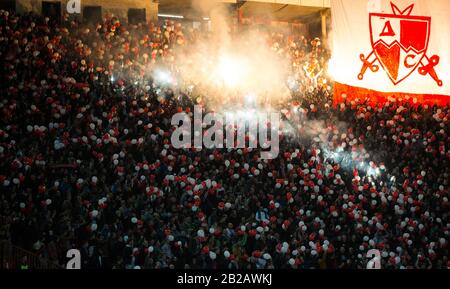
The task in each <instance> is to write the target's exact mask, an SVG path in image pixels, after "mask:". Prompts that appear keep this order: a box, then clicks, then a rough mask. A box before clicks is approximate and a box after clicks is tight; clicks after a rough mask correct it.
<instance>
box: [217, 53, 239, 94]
mask: <svg viewBox="0 0 450 289" xmlns="http://www.w3.org/2000/svg"><path fill="white" fill-rule="evenodd" d="M245 70H246V68H245V64H244V63H243V62H242V61H240V60H239V59H237V58H233V57H222V58H221V59H220V61H219V66H218V69H217V74H218V77H219V79H220V80H221V81H223V83H224V84H225V85H226V86H228V87H237V86H239V84H241V83H242V79H243V78H244V77H245Z"/></svg>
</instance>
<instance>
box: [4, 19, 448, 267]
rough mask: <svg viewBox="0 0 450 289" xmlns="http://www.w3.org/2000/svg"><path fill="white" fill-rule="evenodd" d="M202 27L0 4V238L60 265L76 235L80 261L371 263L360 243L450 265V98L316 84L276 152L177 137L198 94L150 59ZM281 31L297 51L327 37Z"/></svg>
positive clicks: (168, 57)
mask: <svg viewBox="0 0 450 289" xmlns="http://www.w3.org/2000/svg"><path fill="white" fill-rule="evenodd" d="M198 34H199V32H198V31H196V30H193V29H184V28H183V27H182V26H181V25H180V24H176V23H173V22H170V21H165V22H162V23H160V24H158V25H157V24H149V25H125V24H121V23H120V22H119V21H118V20H115V19H114V18H110V19H106V20H105V21H103V22H102V23H99V24H98V25H97V26H86V25H82V24H80V23H78V22H76V21H72V20H64V21H62V22H61V23H60V24H55V23H51V21H49V19H48V18H43V17H41V16H37V15H33V14H27V15H22V16H18V15H14V14H11V13H8V12H4V11H2V12H0V59H1V67H0V95H1V99H0V110H1V120H0V188H1V189H0V191H1V193H0V198H1V205H0V206H1V210H0V212H1V213H0V214H1V221H0V239H1V240H9V241H11V242H12V243H13V244H15V245H17V246H20V247H22V248H25V249H27V250H30V251H32V252H34V253H35V254H38V255H39V256H42V257H44V258H46V259H49V260H52V261H55V262H57V263H59V264H64V263H65V262H66V261H67V260H66V252H67V250H68V249H70V248H77V249H80V250H81V253H82V267H83V268H126V269H133V268H200V269H202V268H229V269H236V268H239V269H246V268H284V269H290V268H293V269H297V268H366V264H367V262H368V258H367V257H366V254H367V252H368V251H369V250H370V249H378V250H379V251H380V253H381V256H380V258H381V266H382V268H396V269H400V268H422V269H429V268H441V269H443V268H447V267H448V266H450V263H449V260H448V256H449V236H448V234H449V229H450V223H449V216H448V212H449V202H448V195H449V189H448V188H449V168H450V166H449V159H450V151H449V147H448V145H449V139H448V138H449V115H450V110H449V107H441V108H439V107H432V106H422V105H417V106H413V105H411V104H410V102H409V101H406V99H405V100H390V101H387V102H386V103H380V104H378V105H371V104H368V103H365V102H363V101H360V102H356V101H352V102H346V103H341V104H337V105H336V106H334V105H333V104H332V99H331V97H330V91H329V88H327V87H324V86H323V84H320V83H317V82H314V83H310V84H309V85H310V87H309V88H308V89H307V91H305V92H303V93H302V91H303V90H301V91H297V92H296V93H295V98H296V99H297V101H296V102H293V103H289V104H286V109H285V121H284V122H283V123H284V125H285V126H286V127H285V128H286V129H287V126H288V125H289V126H290V127H291V129H292V128H293V130H294V131H295V133H293V134H282V135H281V139H280V155H279V157H278V158H276V159H274V160H267V161H264V160H260V159H259V155H260V152H259V150H258V149H253V150H250V149H238V150H227V149H214V150H208V149H203V150H195V149H190V150H177V149H173V148H172V147H171V144H170V136H171V131H172V130H173V129H174V128H173V127H172V126H171V124H170V119H171V117H172V115H173V114H174V113H176V112H180V111H186V112H190V111H191V110H192V106H193V104H194V103H193V101H192V100H191V98H189V97H188V96H187V95H186V94H185V93H183V91H179V90H175V89H172V88H171V87H170V86H165V87H160V86H158V85H157V83H155V82H154V81H153V79H152V77H151V76H150V75H147V73H148V69H147V67H148V66H149V65H150V66H151V65H157V64H159V63H164V64H167V65H172V66H176V61H177V59H176V57H175V54H174V53H173V51H174V50H175V49H177V47H180V46H184V45H187V44H188V43H189V42H192V41H199V40H198V38H199V36H198ZM275 38H277V44H278V47H279V48H282V49H284V50H285V52H286V53H290V54H292V55H294V56H295V57H296V58H295V57H294V58H293V59H294V60H293V62H296V63H297V65H299V66H303V64H305V63H306V62H307V61H308V59H312V58H310V57H311V56H310V55H311V53H321V52H320V51H319V52H317V50H316V49H315V48H314V47H313V45H312V44H311V43H314V41H312V42H309V41H305V40H304V38H298V43H297V44H295V45H293V44H292V43H293V42H292V41H287V40H286V39H287V37H285V38H283V37H281V38H280V36H279V35H278V36H277V37H275ZM196 39H197V40H196ZM294 43H295V41H294ZM317 59H319V58H317ZM297 65H296V66H297ZM302 77H303V76H300V78H302Z"/></svg>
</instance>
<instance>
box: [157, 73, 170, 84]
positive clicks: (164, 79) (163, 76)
mask: <svg viewBox="0 0 450 289" xmlns="http://www.w3.org/2000/svg"><path fill="white" fill-rule="evenodd" d="M155 80H156V82H157V83H159V84H169V83H171V82H172V76H171V75H170V73H169V72H168V71H165V70H156V71H155Z"/></svg>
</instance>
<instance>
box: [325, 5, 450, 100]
mask: <svg viewBox="0 0 450 289" xmlns="http://www.w3.org/2000/svg"><path fill="white" fill-rule="evenodd" d="M331 11H332V18H333V19H332V20H333V33H332V48H333V57H332V59H331V61H330V64H329V71H330V74H332V76H333V77H334V79H335V81H336V85H335V101H336V102H340V101H342V96H343V95H345V96H346V97H349V98H353V99H354V98H359V99H369V100H370V101H372V102H383V100H384V99H388V98H397V99H398V98H401V99H403V100H406V99H408V100H410V101H411V102H414V103H417V104H420V103H436V104H440V105H446V104H450V66H449V63H450V1H449V0H433V1H430V0H333V1H331Z"/></svg>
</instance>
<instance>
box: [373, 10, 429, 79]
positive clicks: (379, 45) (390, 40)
mask: <svg viewBox="0 0 450 289" xmlns="http://www.w3.org/2000/svg"><path fill="white" fill-rule="evenodd" d="M430 27H431V17H422V16H409V15H396V14H382V13H371V14H370V37H371V41H372V48H373V51H374V52H375V55H376V57H377V59H378V61H379V62H380V64H381V66H382V67H383V69H384V70H385V71H386V73H387V75H388V76H389V78H390V79H391V81H392V82H393V83H394V85H397V84H398V83H400V82H402V81H403V80H404V79H406V78H407V77H408V76H409V75H410V74H411V73H413V71H414V70H416V69H417V67H418V66H419V64H420V63H421V61H422V59H423V58H424V56H425V53H426V52H427V49H428V42H429V37H430Z"/></svg>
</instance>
